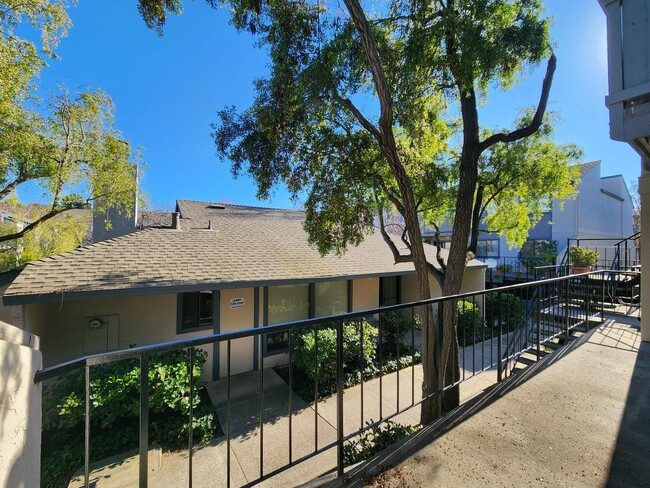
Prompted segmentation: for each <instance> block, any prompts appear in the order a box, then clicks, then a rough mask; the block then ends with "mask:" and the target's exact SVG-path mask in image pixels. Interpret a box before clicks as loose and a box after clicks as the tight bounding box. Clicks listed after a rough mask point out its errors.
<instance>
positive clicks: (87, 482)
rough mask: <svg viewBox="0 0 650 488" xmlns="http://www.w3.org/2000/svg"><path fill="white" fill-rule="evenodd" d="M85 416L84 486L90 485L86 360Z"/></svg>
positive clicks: (88, 393) (88, 402)
mask: <svg viewBox="0 0 650 488" xmlns="http://www.w3.org/2000/svg"><path fill="white" fill-rule="evenodd" d="M85 384H86V388H85V390H86V395H85V396H86V418H85V421H84V487H85V488H88V487H89V486H90V366H89V365H88V363H87V362H86V367H85Z"/></svg>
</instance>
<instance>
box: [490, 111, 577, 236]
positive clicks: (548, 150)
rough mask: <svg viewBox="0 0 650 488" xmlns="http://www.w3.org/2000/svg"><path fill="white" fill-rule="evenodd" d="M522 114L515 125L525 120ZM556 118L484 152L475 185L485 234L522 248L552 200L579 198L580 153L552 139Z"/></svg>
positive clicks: (527, 116)
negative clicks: (481, 197)
mask: <svg viewBox="0 0 650 488" xmlns="http://www.w3.org/2000/svg"><path fill="white" fill-rule="evenodd" d="M531 118H532V113H531V111H524V113H523V114H522V115H521V117H520V119H519V120H518V121H517V127H523V126H525V125H526V124H528V123H529V122H530V119H531ZM557 118H558V117H557V115H556V114H553V113H547V114H546V115H545V117H544V123H543V124H542V126H541V127H540V129H539V130H538V131H537V132H535V134H533V135H532V136H529V137H526V138H525V139H521V140H520V141H517V142H514V143H510V144H497V145H495V146H492V147H491V148H490V150H489V151H486V152H485V153H483V155H482V157H481V160H480V163H479V182H478V186H479V188H480V189H481V190H482V194H483V202H484V203H482V210H483V212H485V214H486V217H485V224H486V225H487V228H488V230H490V231H494V232H497V233H499V234H504V235H505V236H506V239H507V241H508V244H509V245H510V247H512V246H516V247H519V248H522V246H523V245H524V242H525V241H526V238H527V237H528V231H529V230H530V228H531V227H533V226H534V225H535V224H537V222H539V220H540V218H541V217H542V216H543V214H544V212H545V211H546V210H548V208H549V206H550V205H551V202H552V201H553V199H556V198H557V199H560V200H566V199H571V198H575V197H576V196H577V194H578V184H579V183H580V172H579V166H578V165H577V163H578V162H579V161H580V158H581V157H582V151H581V150H580V149H579V148H578V147H577V146H575V145H571V144H564V145H562V144H560V145H558V144H555V143H554V142H553V141H552V136H553V123H554V122H555V119H557Z"/></svg>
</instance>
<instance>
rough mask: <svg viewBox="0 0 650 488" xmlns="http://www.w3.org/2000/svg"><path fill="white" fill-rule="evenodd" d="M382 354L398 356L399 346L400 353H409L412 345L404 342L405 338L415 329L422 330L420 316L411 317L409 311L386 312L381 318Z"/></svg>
mask: <svg viewBox="0 0 650 488" xmlns="http://www.w3.org/2000/svg"><path fill="white" fill-rule="evenodd" d="M381 327H382V331H381V336H382V340H381V342H382V354H384V355H392V356H394V355H396V354H397V344H398V343H399V347H400V352H407V351H410V349H411V344H408V343H407V341H405V340H404V337H406V335H407V334H408V333H410V332H411V329H412V328H413V327H415V328H416V329H418V328H420V316H419V315H411V314H409V313H408V312H407V311H405V310H404V311H397V312H386V313H384V314H383V315H382V318H381Z"/></svg>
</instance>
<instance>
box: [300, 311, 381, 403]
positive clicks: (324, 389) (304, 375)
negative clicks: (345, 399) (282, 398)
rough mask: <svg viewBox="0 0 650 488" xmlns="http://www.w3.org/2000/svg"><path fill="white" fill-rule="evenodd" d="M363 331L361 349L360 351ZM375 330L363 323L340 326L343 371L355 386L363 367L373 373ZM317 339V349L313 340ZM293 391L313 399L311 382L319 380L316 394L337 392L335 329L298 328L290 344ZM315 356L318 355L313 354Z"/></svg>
mask: <svg viewBox="0 0 650 488" xmlns="http://www.w3.org/2000/svg"><path fill="white" fill-rule="evenodd" d="M361 330H363V350H362V348H361ZM377 333H378V331H377V328H376V327H375V326H373V325H371V324H370V323H368V322H367V321H365V320H360V321H354V322H349V323H346V324H344V325H343V371H344V373H345V374H346V376H347V377H348V379H347V381H346V383H347V384H354V383H355V378H357V377H358V374H359V373H360V372H361V370H362V368H364V369H366V370H368V369H369V371H364V373H365V374H367V373H369V372H370V371H374V368H375V358H376V351H377ZM317 338H318V349H317V348H316V339H317ZM291 349H292V358H293V365H292V367H293V371H294V372H295V375H294V378H293V380H294V389H295V390H296V392H297V393H298V395H299V396H301V397H302V398H303V400H306V401H309V400H311V399H312V398H313V393H314V392H313V390H314V386H313V385H314V382H315V381H316V379H317V378H318V384H319V394H322V395H327V394H330V393H333V392H334V391H336V373H337V353H336V326H335V325H331V326H328V327H322V326H321V327H319V328H318V330H314V329H311V330H308V329H301V330H298V331H296V332H295V333H294V334H293V338H292V341H291ZM316 353H318V355H317V354H316Z"/></svg>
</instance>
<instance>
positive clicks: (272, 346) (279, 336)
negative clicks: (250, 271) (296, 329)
mask: <svg viewBox="0 0 650 488" xmlns="http://www.w3.org/2000/svg"><path fill="white" fill-rule="evenodd" d="M309 308H310V307H309V284H308V283H305V284H299V285H282V286H270V287H268V289H267V298H266V314H267V316H266V324H267V325H272V324H282V323H284V322H294V321H296V320H304V319H308V318H309ZM288 341H289V333H288V332H279V333H276V334H268V335H267V336H266V340H265V355H267V356H270V355H273V354H280V353H284V352H287V344H288Z"/></svg>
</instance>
